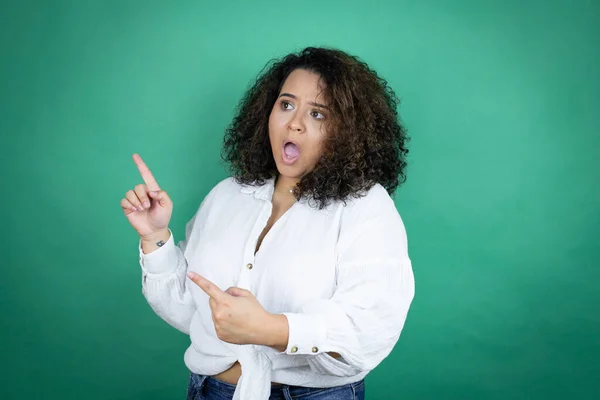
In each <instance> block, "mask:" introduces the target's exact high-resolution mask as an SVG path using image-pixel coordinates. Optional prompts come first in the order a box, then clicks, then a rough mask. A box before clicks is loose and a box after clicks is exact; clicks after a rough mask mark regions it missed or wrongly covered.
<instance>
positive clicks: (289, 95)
mask: <svg viewBox="0 0 600 400" xmlns="http://www.w3.org/2000/svg"><path fill="white" fill-rule="evenodd" d="M279 97H291V98H292V99H294V100H296V99H297V97H296V96H295V95H293V94H291V93H281V94H280V95H279ZM308 104H310V105H311V106H315V107H321V108H324V109H326V110H329V107H327V106H326V105H325V104H320V103H314V102H312V101H309V102H308Z"/></svg>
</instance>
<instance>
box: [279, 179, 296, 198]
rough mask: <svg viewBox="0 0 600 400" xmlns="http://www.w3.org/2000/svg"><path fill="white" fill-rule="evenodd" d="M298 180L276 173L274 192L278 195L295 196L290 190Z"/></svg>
mask: <svg viewBox="0 0 600 400" xmlns="http://www.w3.org/2000/svg"><path fill="white" fill-rule="evenodd" d="M298 182H299V180H298V179H293V178H288V177H286V176H282V175H278V176H277V178H276V179H275V193H277V194H278V195H280V196H286V197H288V196H289V197H290V198H295V197H294V194H293V193H292V192H291V190H292V189H293V188H294V187H295V186H296V184H297V183H298Z"/></svg>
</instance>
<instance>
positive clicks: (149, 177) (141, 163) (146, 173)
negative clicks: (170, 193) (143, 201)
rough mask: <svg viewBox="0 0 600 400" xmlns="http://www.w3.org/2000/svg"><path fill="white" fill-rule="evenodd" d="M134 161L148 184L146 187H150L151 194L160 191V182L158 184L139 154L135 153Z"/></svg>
mask: <svg viewBox="0 0 600 400" xmlns="http://www.w3.org/2000/svg"><path fill="white" fill-rule="evenodd" d="M133 161H134V162H135V165H137V167H138V170H139V171H140V174H141V175H142V179H144V183H146V186H147V187H148V190H149V191H151V192H154V191H158V190H160V187H159V186H158V182H156V179H154V175H152V172H150V168H148V166H147V165H146V163H145V162H144V160H142V157H140V155H139V154H137V153H135V154H134V155H133Z"/></svg>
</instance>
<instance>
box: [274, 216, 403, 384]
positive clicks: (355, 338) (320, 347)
mask: <svg viewBox="0 0 600 400" xmlns="http://www.w3.org/2000/svg"><path fill="white" fill-rule="evenodd" d="M384 208H385V207H384ZM387 211H388V212H382V213H379V214H378V215H374V214H373V213H371V215H370V216H369V217H358V218H355V220H354V221H353V225H354V226H356V227H359V228H357V229H351V230H350V231H349V232H348V233H346V234H343V235H341V237H340V241H339V253H338V254H339V255H338V259H337V273H338V276H337V288H336V290H335V292H334V294H333V296H332V297H331V298H329V299H319V300H314V301H311V302H309V303H307V304H305V305H303V307H302V309H301V311H300V312H297V313H284V315H286V317H287V319H288V324H289V341H288V347H287V349H286V350H285V353H287V354H291V355H293V354H296V355H302V354H311V355H313V357H308V363H309V365H310V367H311V369H312V370H313V371H314V372H316V373H320V374H328V375H335V376H354V375H357V374H359V373H361V372H365V371H367V372H368V371H371V370H372V369H374V368H375V367H376V366H377V365H378V364H379V363H380V362H381V361H382V360H383V359H384V358H385V357H387V356H388V355H389V353H390V352H391V351H392V349H393V347H394V346H395V344H396V342H397V341H398V339H399V337H400V333H401V331H402V329H403V327H404V323H405V320H406V317H407V314H408V309H409V307H410V304H411V302H412V299H413V297H414V276H413V271H412V264H411V260H410V258H409V257H408V252H407V240H406V232H405V229H404V225H403V223H402V221H401V219H400V216H399V215H398V214H397V212H396V211H395V209H394V210H390V209H389V207H388V210H387ZM327 352H336V353H339V354H340V355H341V356H342V358H341V359H336V358H334V357H331V356H330V355H329V354H327Z"/></svg>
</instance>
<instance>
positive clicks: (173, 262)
mask: <svg viewBox="0 0 600 400" xmlns="http://www.w3.org/2000/svg"><path fill="white" fill-rule="evenodd" d="M169 233H170V235H169V239H168V240H167V241H166V242H165V244H164V245H162V246H161V247H159V248H158V249H156V250H154V251H153V252H150V253H148V254H144V252H143V251H142V239H140V241H139V243H138V247H139V253H140V265H141V266H142V269H143V270H144V271H145V272H147V273H150V274H163V273H166V272H171V271H174V270H175V269H176V268H177V265H178V261H179V257H178V254H177V248H176V247H175V241H174V239H173V232H171V229H169Z"/></svg>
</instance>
